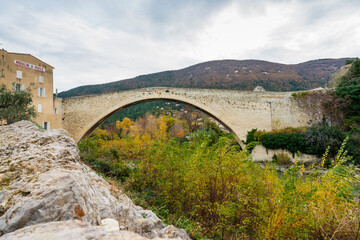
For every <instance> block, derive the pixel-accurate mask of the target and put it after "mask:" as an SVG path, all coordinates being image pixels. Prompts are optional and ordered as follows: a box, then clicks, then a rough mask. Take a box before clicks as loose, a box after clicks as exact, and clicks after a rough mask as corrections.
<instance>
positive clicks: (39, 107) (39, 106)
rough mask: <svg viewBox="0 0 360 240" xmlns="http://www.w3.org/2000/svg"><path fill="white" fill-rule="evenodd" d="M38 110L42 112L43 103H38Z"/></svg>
mask: <svg viewBox="0 0 360 240" xmlns="http://www.w3.org/2000/svg"><path fill="white" fill-rule="evenodd" d="M38 112H40V113H41V112H42V104H38Z"/></svg>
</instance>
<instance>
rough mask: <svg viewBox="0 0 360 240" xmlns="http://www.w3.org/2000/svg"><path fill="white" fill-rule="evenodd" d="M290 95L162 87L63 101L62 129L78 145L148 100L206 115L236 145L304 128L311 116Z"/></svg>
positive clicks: (289, 93)
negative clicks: (258, 133) (253, 135)
mask: <svg viewBox="0 0 360 240" xmlns="http://www.w3.org/2000/svg"><path fill="white" fill-rule="evenodd" d="M291 94H292V93H291V92H266V91H264V92H253V91H238V90H217V89H185V88H163V87H161V88H143V89H135V90H128V91H120V92H112V93H104V94H95V95H87V96H80V97H72V98H65V99H63V101H62V104H63V128H64V129H66V130H67V131H68V133H69V134H70V136H71V137H72V138H74V139H75V141H76V142H78V141H79V140H81V139H82V138H84V137H87V136H88V135H89V134H90V133H91V132H92V131H93V130H94V129H95V128H96V127H97V126H99V125H100V124H101V123H102V122H103V121H105V120H106V119H107V118H108V117H110V116H111V115H112V114H114V113H116V112H118V111H120V110H122V109H124V108H126V107H128V106H131V105H134V104H137V103H141V102H145V101H151V100H173V101H177V102H182V103H187V104H190V105H192V106H194V107H196V108H198V109H200V110H202V111H204V112H206V113H208V114H209V115H211V116H212V117H214V118H215V119H216V120H218V121H219V122H221V123H222V124H223V125H224V126H225V127H227V128H228V129H229V130H230V131H231V132H233V133H234V134H235V135H236V137H237V140H238V141H239V140H240V139H245V137H246V133H247V131H250V130H251V129H253V128H257V129H260V130H266V131H269V130H272V129H274V128H284V127H299V126H307V125H308V124H309V122H311V119H310V115H309V114H308V113H307V111H306V109H302V108H300V107H299V106H298V105H297V103H296V102H295V101H294V100H293V98H292V96H291Z"/></svg>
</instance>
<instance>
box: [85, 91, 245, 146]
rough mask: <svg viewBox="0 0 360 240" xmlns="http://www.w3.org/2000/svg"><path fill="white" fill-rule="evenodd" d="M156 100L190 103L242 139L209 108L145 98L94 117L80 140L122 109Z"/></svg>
mask: <svg viewBox="0 0 360 240" xmlns="http://www.w3.org/2000/svg"><path fill="white" fill-rule="evenodd" d="M156 100H162V101H172V102H178V103H183V104H187V105H190V106H191V107H194V108H196V109H198V110H200V111H202V112H204V113H206V114H207V115H209V116H210V117H212V118H214V119H215V120H216V121H218V122H219V123H221V124H222V125H223V126H224V127H225V128H226V129H227V130H229V131H230V132H231V133H233V134H234V135H235V138H236V140H237V141H240V139H239V138H238V137H237V135H236V133H235V132H234V131H233V130H232V128H231V127H230V126H228V125H227V124H226V123H225V122H223V121H222V120H221V119H219V118H218V117H217V116H215V115H214V114H213V113H211V112H209V111H208V110H206V109H203V108H201V107H199V106H196V105H194V104H192V103H189V102H185V101H182V100H177V99H172V98H148V99H145V100H138V101H134V102H132V103H129V104H125V105H118V106H115V107H113V108H111V109H109V111H106V112H104V114H103V115H101V116H99V117H97V118H96V119H94V120H93V121H91V122H90V123H89V124H88V125H87V126H86V127H85V128H84V130H83V131H82V132H81V133H80V134H79V136H80V139H79V141H81V140H83V139H84V138H87V137H88V136H89V135H90V134H91V133H92V132H93V131H94V130H95V129H96V128H97V127H98V126H100V125H101V124H102V123H103V122H105V121H106V120H107V119H108V118H109V117H111V116H112V115H114V114H116V113H117V112H120V111H121V110H124V109H126V108H128V107H130V106H133V105H137V104H140V103H144V102H150V101H156ZM114 109H115V110H114Z"/></svg>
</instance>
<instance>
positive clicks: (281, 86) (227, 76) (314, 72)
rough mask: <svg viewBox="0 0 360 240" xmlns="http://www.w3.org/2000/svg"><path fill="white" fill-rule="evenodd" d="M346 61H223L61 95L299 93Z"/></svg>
mask: <svg viewBox="0 0 360 240" xmlns="http://www.w3.org/2000/svg"><path fill="white" fill-rule="evenodd" d="M345 61H346V58H341V59H321V60H313V61H308V62H304V63H299V64H291V65H286V64H280V63H273V62H267V61H260V60H241V61H239V60H220V61H211V62H205V63H200V64H196V65H193V66H190V67H187V68H184V69H180V70H174V71H165V72H159V73H153V74H147V75H141V76H137V77H135V78H132V79H126V80H120V81H116V82H111V83H106V84H98V85H87V86H81V87H77V88H74V89H71V90H68V91H64V92H61V93H59V97H63V98H66V97H72V96H80V95H87V94H96V93H103V92H112V91H120V90H129V89H134V88H144V87H160V86H161V87H183V88H218V89H238V90H253V89H254V88H255V87H256V86H258V85H260V86H263V87H264V88H265V89H266V90H268V91H296V90H306V89H312V88H317V87H320V86H323V85H325V84H327V83H328V82H329V80H330V76H331V74H333V73H334V72H336V71H337V70H338V69H339V68H340V67H341V66H342V65H344V63H345Z"/></svg>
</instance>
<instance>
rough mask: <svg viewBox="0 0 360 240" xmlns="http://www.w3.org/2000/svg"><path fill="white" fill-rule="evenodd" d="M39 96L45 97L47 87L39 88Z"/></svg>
mask: <svg viewBox="0 0 360 240" xmlns="http://www.w3.org/2000/svg"><path fill="white" fill-rule="evenodd" d="M38 96H39V97H45V88H41V87H40V88H38Z"/></svg>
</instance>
